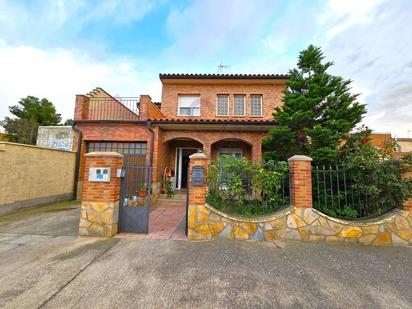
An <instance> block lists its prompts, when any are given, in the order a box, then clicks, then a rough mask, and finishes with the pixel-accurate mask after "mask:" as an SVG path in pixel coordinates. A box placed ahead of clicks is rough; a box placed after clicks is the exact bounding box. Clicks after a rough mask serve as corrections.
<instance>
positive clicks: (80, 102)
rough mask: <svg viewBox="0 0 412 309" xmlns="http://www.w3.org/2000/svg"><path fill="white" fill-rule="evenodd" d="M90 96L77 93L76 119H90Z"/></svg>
mask: <svg viewBox="0 0 412 309" xmlns="http://www.w3.org/2000/svg"><path fill="white" fill-rule="evenodd" d="M89 104H90V98H89V97H87V96H85V95H82V94H78V95H76V105H75V107H74V120H82V119H88V117H89Z"/></svg>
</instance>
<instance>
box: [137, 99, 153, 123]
mask: <svg viewBox="0 0 412 309" xmlns="http://www.w3.org/2000/svg"><path fill="white" fill-rule="evenodd" d="M151 103H152V98H151V97H150V95H146V94H144V95H141V96H140V109H139V120H147V119H148V118H149V104H151Z"/></svg>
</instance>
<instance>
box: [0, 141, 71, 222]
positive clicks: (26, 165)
mask: <svg viewBox="0 0 412 309" xmlns="http://www.w3.org/2000/svg"><path fill="white" fill-rule="evenodd" d="M75 162H76V153H75V152H71V151H62V150H54V149H48V148H41V147H37V146H31V145H23V144H14V143H7V142H0V164H1V173H0V215H1V214H2V213H3V214H4V213H6V212H10V211H15V210H16V209H19V208H23V207H28V206H34V205H39V204H42V203H47V202H52V201H57V200H64V199H70V198H71V197H72V192H73V180H74V170H75Z"/></svg>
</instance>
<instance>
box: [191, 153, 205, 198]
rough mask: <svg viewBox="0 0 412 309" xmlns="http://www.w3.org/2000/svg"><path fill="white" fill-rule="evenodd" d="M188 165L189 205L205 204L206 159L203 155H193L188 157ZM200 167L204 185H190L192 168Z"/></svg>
mask: <svg viewBox="0 0 412 309" xmlns="http://www.w3.org/2000/svg"><path fill="white" fill-rule="evenodd" d="M189 159H190V163H189V205H204V204H206V175H207V164H208V157H207V156H206V155H205V154H204V153H194V154H192V155H191V156H190V157H189ZM195 166H201V167H203V170H204V184H203V185H192V172H193V167H195Z"/></svg>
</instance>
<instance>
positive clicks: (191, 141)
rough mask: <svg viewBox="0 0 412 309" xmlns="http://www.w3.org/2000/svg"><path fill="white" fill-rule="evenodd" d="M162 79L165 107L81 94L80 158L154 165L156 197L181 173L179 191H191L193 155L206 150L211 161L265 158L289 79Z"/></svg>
mask: <svg viewBox="0 0 412 309" xmlns="http://www.w3.org/2000/svg"><path fill="white" fill-rule="evenodd" d="M159 77H160V81H161V82H162V100H161V102H160V103H156V102H152V100H151V98H150V96H147V95H141V96H140V97H137V98H118V97H112V96H111V95H110V94H108V93H107V92H105V91H104V90H103V89H101V88H97V89H95V90H94V91H92V92H90V93H89V94H87V95H78V96H76V108H75V116H74V120H75V127H76V128H77V129H79V130H80V131H81V133H82V134H81V135H82V140H81V157H83V155H84V154H85V153H86V152H91V151H116V152H120V153H122V154H124V155H125V156H127V157H133V158H134V160H135V162H140V163H142V164H147V165H150V166H152V175H151V183H152V184H153V185H152V190H153V193H154V194H158V193H159V191H160V188H161V180H162V179H163V178H164V176H165V175H166V174H167V175H173V176H174V177H173V178H172V179H173V186H174V188H175V189H184V188H186V187H187V181H188V163H189V156H190V155H191V154H192V153H194V152H197V151H199V150H203V151H204V152H205V153H206V154H207V155H208V156H209V157H210V158H211V159H213V158H216V156H219V155H221V154H228V153H230V154H234V155H235V156H242V157H246V158H248V159H250V160H252V161H260V160H261V159H262V139H263V138H264V137H265V136H266V134H267V131H268V129H269V128H270V127H272V126H273V125H274V124H275V123H274V121H273V117H272V113H273V111H274V109H275V107H276V106H279V105H281V104H282V96H283V91H284V89H285V81H286V78H287V76H286V75H278V74H269V75H260V74H246V75H243V74H240V75H238V74H160V75H159ZM83 161H84V160H83V159H81V160H80V173H79V185H80V186H81V183H82V175H83V173H84V171H83V165H84V164H83ZM79 192H80V190H79Z"/></svg>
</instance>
